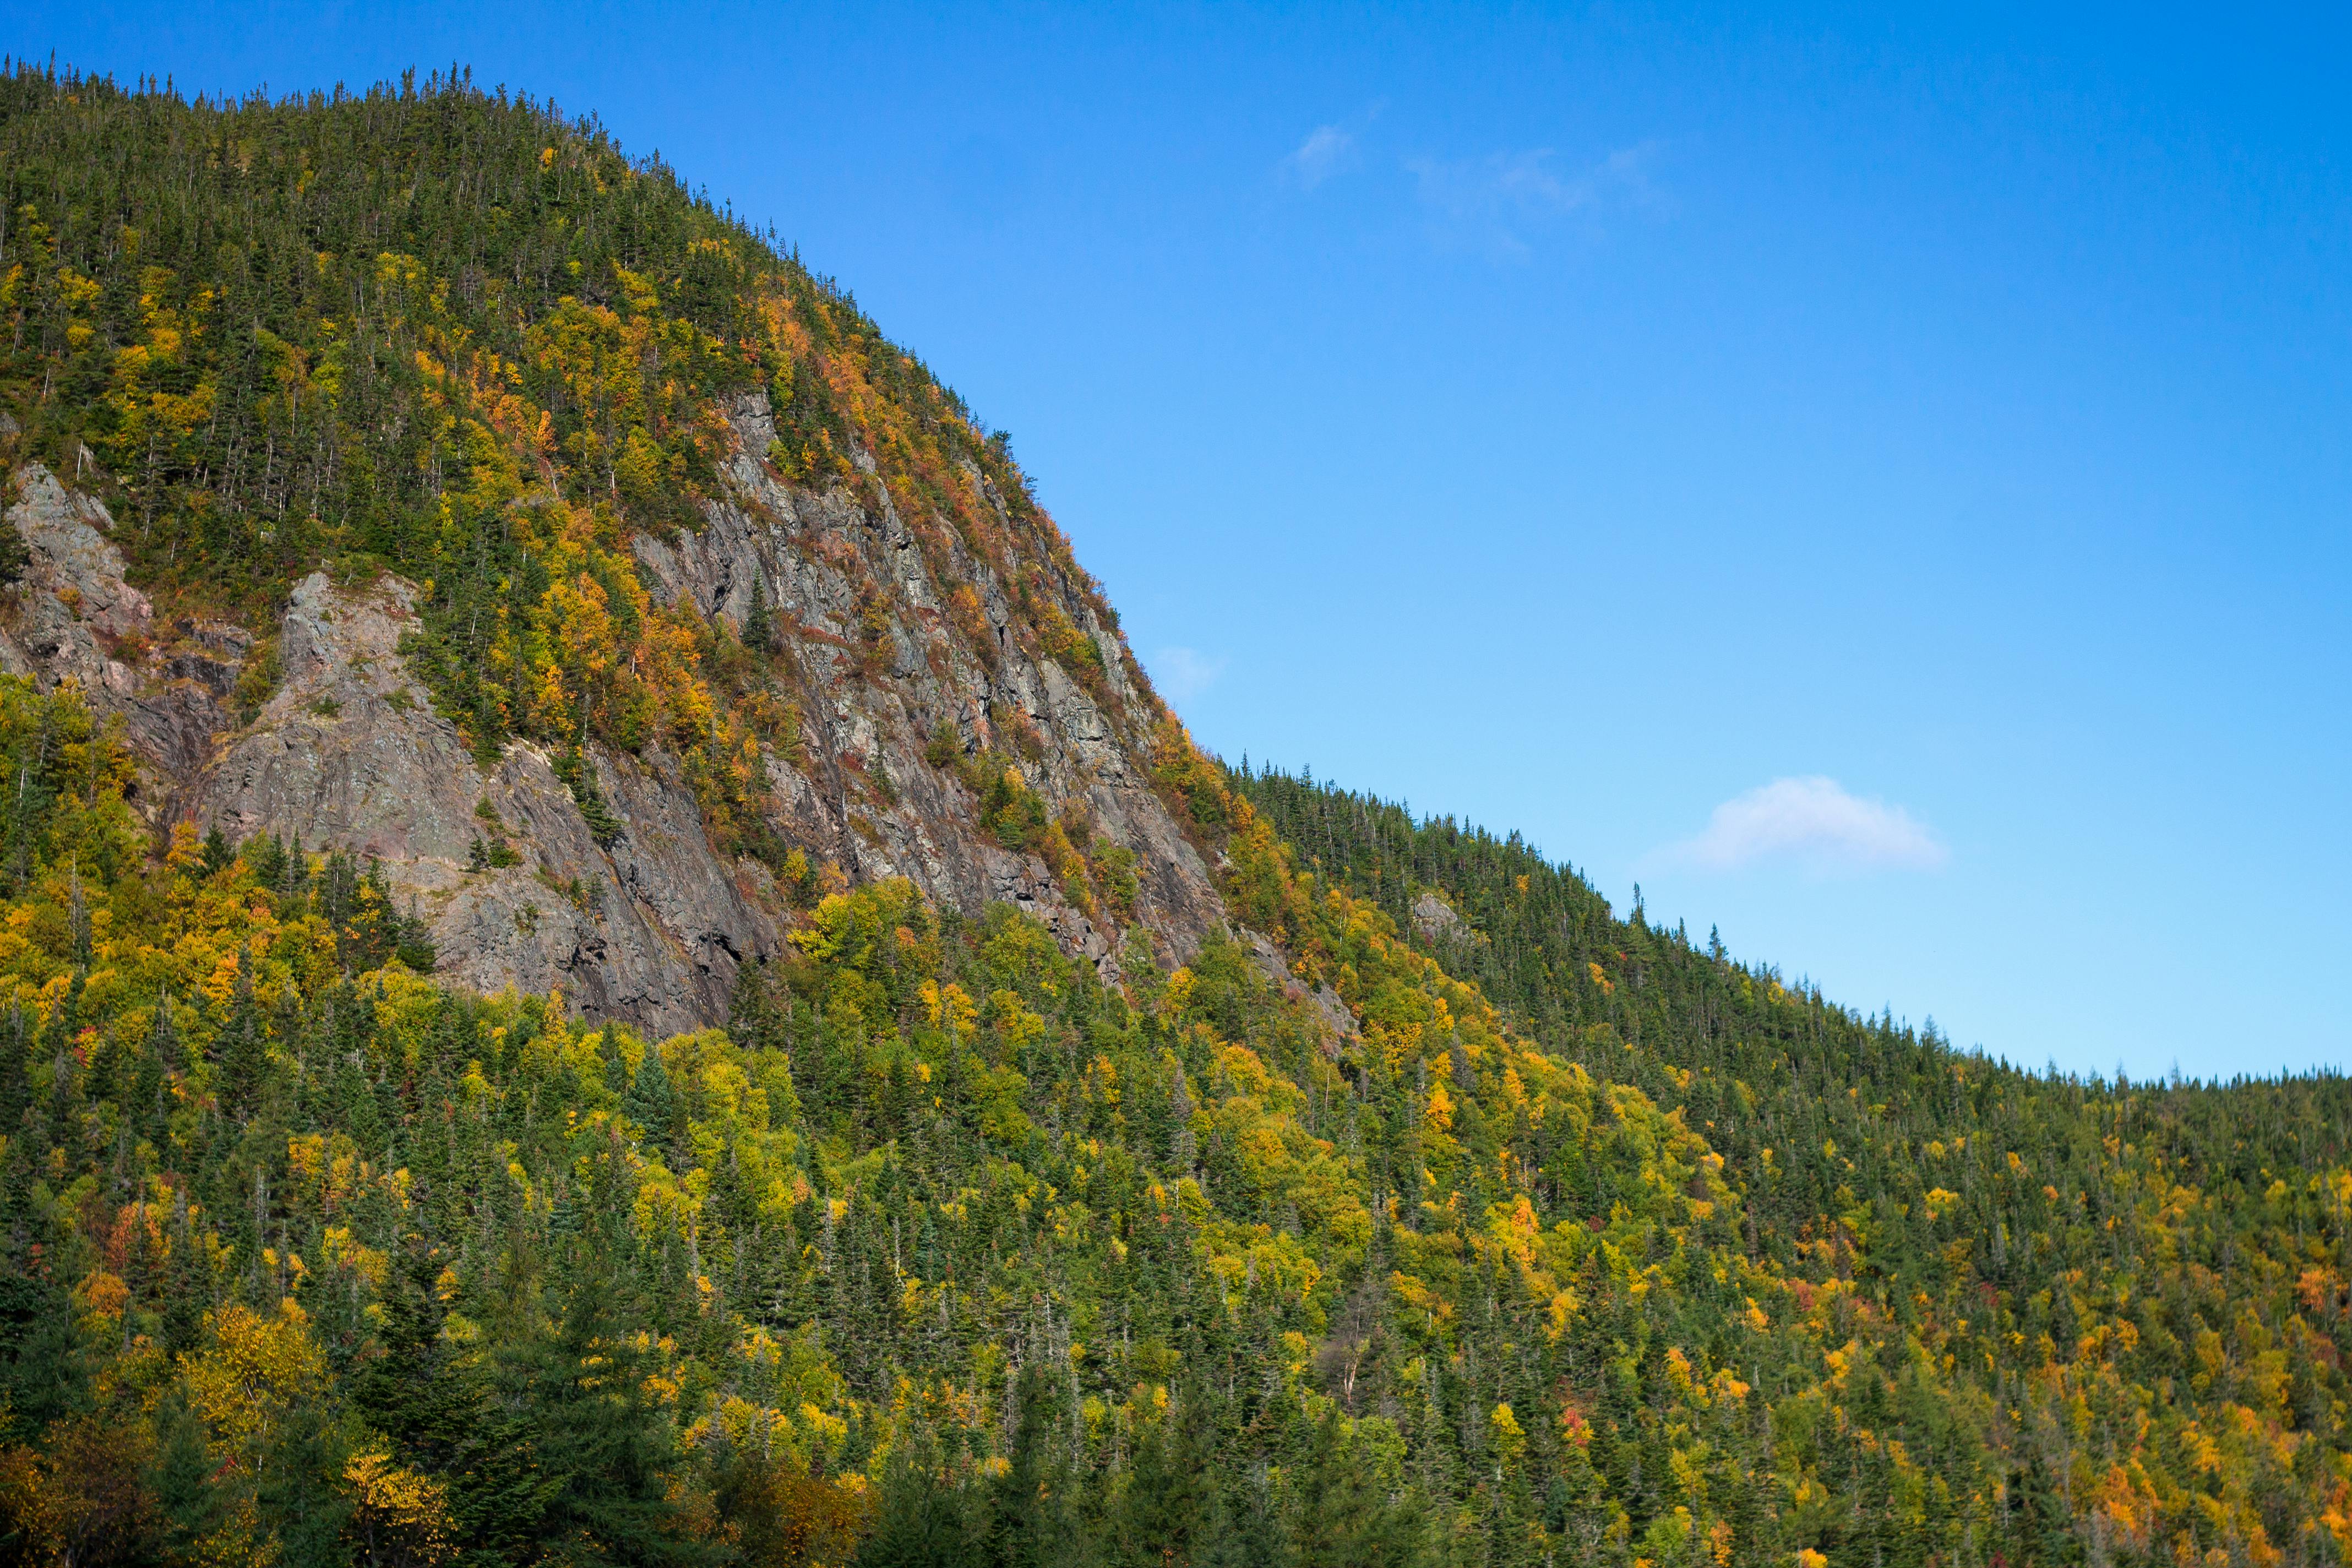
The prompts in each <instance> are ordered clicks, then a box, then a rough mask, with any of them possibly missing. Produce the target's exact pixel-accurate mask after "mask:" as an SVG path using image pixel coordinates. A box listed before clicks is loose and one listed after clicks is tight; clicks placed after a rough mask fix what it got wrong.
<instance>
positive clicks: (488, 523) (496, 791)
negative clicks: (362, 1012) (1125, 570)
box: [0, 73, 1219, 1031]
mask: <svg viewBox="0 0 2352 1568" xmlns="http://www.w3.org/2000/svg"><path fill="white" fill-rule="evenodd" d="M0 156H5V174H0V178H5V183H6V185H7V189H8V195H7V198H6V200H7V205H8V209H9V212H10V214H11V215H12V216H11V218H10V220H9V226H8V227H6V228H5V230H0V249H5V263H6V265H5V268H0V271H5V282H4V283H0V296H5V298H0V310H6V311H8V312H9V313H10V319H11V320H12V321H13V322H14V323H15V324H14V327H13V329H12V331H11V334H10V337H9V340H8V346H7V352H6V353H5V355H0V399H5V401H6V402H7V403H8V404H9V405H12V406H13V407H14V408H15V410H16V413H15V415H14V416H13V419H12V422H13V423H16V424H20V425H21V426H22V429H21V432H20V433H19V435H18V436H17V437H16V439H15V441H14V442H13V451H12V452H11V454H10V455H11V456H12V457H13V458H14V459H15V462H14V465H13V466H14V468H15V470H16V471H15V489H16V496H15V499H14V503H13V505H12V507H11V509H10V513H9V515H10V519H11V521H13V522H14V523H15V524H16V530H17V531H19V532H20V533H21V534H22V535H23V536H24V537H25V539H26V543H27V545H28V547H29V551H30V557H31V559H30V562H29V574H28V576H27V578H26V583H25V584H24V586H23V588H22V590H21V591H20V593H19V594H18V595H17V596H16V600H15V601H14V602H13V603H12V605H10V606H9V608H8V612H7V614H6V616H5V617H4V619H5V626H0V630H5V638H0V667H5V668H7V669H9V670H11V671H12V672H15V673H18V674H24V675H28V676H31V677H32V678H34V679H36V680H37V682H38V683H39V684H40V685H42V686H43V688H44V689H47V688H48V687H51V686H53V685H54V684H55V683H56V682H57V681H58V680H59V679H65V678H66V677H68V675H70V676H72V677H73V678H75V679H78V680H79V683H80V685H81V687H82V689H83V690H84V691H85V693H86V694H87V695H88V697H89V700H90V701H92V702H93V703H94V704H96V705H97V707H98V708H99V710H101V711H105V712H113V713H120V714H121V715H122V716H123V717H124V718H125V720H126V721H127V722H128V731H127V733H128V736H129V740H130V742H131V746H132V749H133V751H134V752H135V753H136V754H137V755H138V756H139V758H140V760H141V762H142V764H143V766H144V770H145V772H146V773H147V774H148V775H149V776H148V777H147V778H146V779H145V780H144V781H143V782H142V792H141V794H140V795H139V804H140V805H141V806H142V811H143V812H144V813H145V814H146V815H147V816H148V817H149V819H150V820H151V821H152V822H154V823H156V824H157V825H159V826H160V825H162V824H163V823H165V822H167V821H169V820H171V819H173V817H175V816H194V818H195V819H196V820H198V821H199V822H202V823H205V824H207V825H210V824H215V823H217V824H219V825H220V826H223V827H224V828H225V829H226V831H228V832H229V833H231V834H232V835H233V836H236V837H250V836H252V835H254V834H257V833H260V834H268V835H272V836H276V837H289V836H290V837H294V838H295V839H297V840H299V842H300V843H302V844H305V845H309V846H313V847H324V846H329V845H333V846H341V847H349V848H352V849H353V850H355V851H357V852H360V853H362V854H365V855H369V856H373V857H377V858H381V859H382V860H383V864H384V868H385V874H386V876H387V877H388V878H389V879H390V881H391V883H392V885H393V887H394V889H395V890H396V891H397V893H398V894H399V895H400V897H401V898H402V900H403V901H404V903H407V902H412V901H413V902H414V903H415V906H416V908H417V912H418V913H419V914H420V916H421V917H422V918H423V919H425V921H426V923H427V924H428V925H429V926H430V928H431V929H432V931H433V933H434V935H435V937H436V940H437V942H438V943H439V945H440V947H441V948H442V950H443V951H444V952H446V953H447V954H449V955H450V957H449V961H450V963H451V964H452V965H453V967H452V970H451V973H452V974H453V976H454V977H455V978H457V979H459V980H461V981H462V982H464V983H465V984H469V985H473V986H477V987H479V988H481V989H485V990H496V989H499V987H501V986H503V985H505V984H516V985H520V986H521V987H523V988H525V989H530V990H540V991H544V990H547V989H549V988H551V987H553V986H557V985H561V986H562V988H563V989H564V990H565V991H566V993H567V994H570V995H571V996H572V998H573V999H574V1001H575V1003H577V1004H579V1005H583V1006H585V1007H586V1008H588V1009H589V1010H590V1011H591V1012H593V1013H594V1014H596V1015H598V1016H618V1017H623V1018H626V1019H628V1020H630V1021H632V1022H634V1023H636V1024H639V1025H641V1026H646V1027H650V1028H654V1029H657V1030H665V1031H667V1030H674V1029H678V1028H684V1027H690V1026H695V1025H698V1024H707V1023H711V1022H715V1021H717V1020H718V1019H719V1017H720V1016H723V1013H724V1009H725V1003H726V997H727V994H728V987H729V984H730V982H731V977H732V975H733V973H734V970H735V966H736V964H737V963H738V962H739V961H740V958H741V957H742V956H744V955H746V954H759V953H766V952H772V950H773V948H774V946H775V943H776V942H777V941H778V939H779V934H780V932H781V931H782V930H783V929H784V928H785V927H786V926H787V925H788V924H789V923H790V916H791V911H792V910H793V909H794V908H796V907H797V908H805V907H806V906H807V905H808V904H809V903H811V902H813V901H814V898H815V897H816V896H817V895H818V894H819V893H820V892H822V891H824V890H826V889H828V888H830V887H837V886H841V885H845V883H846V881H847V880H850V879H872V878H876V877H884V876H891V875H904V876H907V877H909V878H912V879H914V880H915V881H916V882H917V883H918V884H919V886H921V887H923V888H924V889H925V890H926V891H927V892H929V893H930V894H931V895H932V896H933V897H935V898H938V899H940V900H945V901H947V902H950V903H952V904H954V905H955V906H957V907H958V908H960V909H962V910H966V911H967V912H977V911H978V910H980V909H981V908H982V906H983V905H984V904H986V903H987V902H988V901H990V900H1004V899H1011V900H1016V901H1019V902H1022V903H1024V904H1025V905H1027V906H1029V907H1031V908H1033V909H1034V910H1037V911H1039V912H1040V914H1041V915H1042V917H1043V918H1045V919H1046V920H1047V921H1048V922H1049V923H1050V924H1052V925H1053V926H1054V927H1055V931H1056V933H1057V936H1059V938H1060V939H1061V940H1062V942H1063V944H1064V946H1065V947H1066V949H1067V950H1068V951H1071V952H1083V953H1084V954H1086V955H1087V957H1089V958H1091V959H1094V960H1097V961H1104V960H1107V959H1108V956H1109V954H1110V951H1111V948H1112V946H1113V944H1114V943H1115V942H1117V941H1118V937H1119V933H1120V931H1122V930H1123V929H1126V928H1129V927H1130V926H1132V927H1134V928H1135V929H1137V930H1139V931H1141V932H1142V933H1144V934H1146V935H1148V936H1149V937H1150V939H1151V940H1152V941H1153V942H1156V943H1157V944H1158V947H1159V949H1160V952H1162V953H1163V954H1166V955H1168V956H1172V957H1175V958H1180V959H1181V957H1183V956H1185V955H1187V954H1189V953H1190V952H1192V948H1193V946H1194V944H1195V943H1197V942H1198V940H1199V938H1200V936H1201V935H1202V932H1204V931H1207V930H1208V929H1210V928H1211V927H1212V926H1213V925H1214V924H1215V923H1216V922H1217V921H1218V918H1219V910H1218V906H1217V900H1216V895H1215V893H1214V891H1213V889H1212V888H1211V887H1210V886H1209V879H1208V874H1207V870H1206V868H1205V867H1204V866H1203V864H1202V861H1201V859H1200V858H1199V855H1198V854H1197V852H1196V851H1195V850H1194V849H1193V847H1192V846H1191V845H1190V844H1188V843H1187V842H1186V841H1185V839H1184V837H1183V836H1182V834H1181V832H1180V831H1179V829H1178V826H1177V825H1176V824H1174V823H1173V822H1171V820H1169V818H1168V817H1167V816H1166V813H1165V812H1164V810H1163V809H1162V808H1161V806H1160V803H1159V802H1158V801H1157V800H1156V799H1155V798H1154V796H1153V795H1152V794H1151V791H1150V787H1149V783H1148V768H1149V755H1150V749H1151V744H1152V742H1151V735H1152V731H1154V729H1155V728H1156V727H1158V726H1160V725H1162V724H1164V723H1166V722H1167V717H1166V713H1165V710H1163V709H1162V708H1161V707H1160V702H1159V700H1158V699H1157V698H1156V697H1155V696H1153V695H1152V693H1151V691H1150V687H1149V684H1148V683H1147V682H1146V681H1145V680H1144V679H1143V677H1142V675H1141V673H1140V672H1139V670H1138V669H1137V668H1135V666H1134V664H1133V662H1132V660H1131V658H1129V656H1128V653H1127V650H1126V647H1125V645H1124V643H1123V641H1122V640H1121V639H1120V637H1119V636H1118V629H1117V624H1116V620H1115V617H1113V616H1111V613H1110V611H1109V607H1108V605H1106V604H1105V603H1104V602H1103V600H1102V597H1101V595H1100V593H1099V592H1098V591H1097V588H1096V587H1095V585H1094V584H1093V582H1092V581H1091V580H1090V579H1089V578H1087V576H1086V574H1084V573H1083V572H1081V571H1080V570H1079V569H1078V568H1077V566H1076V563H1075V562H1073V561H1072V559H1071V557H1070V552H1069V547H1068V544H1067V542H1066V541H1065V540H1064V539H1063V538H1062V536H1061V534H1060V533H1059V531H1056V530H1055V527H1054V525H1053V523H1052V522H1051V521H1050V520H1048V519H1046V518H1045V516H1044V515H1043V514H1042V513H1041V512H1039V511H1038V510H1037V509H1036V507H1035V506H1034V503H1032V502H1031V500H1029V497H1028V495H1027V491H1026V489H1025V486H1024V482H1023V480H1022V479H1021V476H1020V474H1019V472H1018V471H1017V469H1015V468H1013V464H1012V462H1011V459H1010V458H1009V457H1008V456H1007V455H1006V453H1005V451H1004V449H1003V443H1002V442H1001V441H996V440H992V439H991V438H990V437H987V436H985V435H984V434H983V433H982V431H981V430H980V428H979V427H978V426H976V425H975V424H974V423H973V421H972V420H971V416H970V415H969V414H968V413H967V412H966V411H965V410H964V408H963V406H962V405H961V402H960V401H959V400H957V399H956V398H955V397H954V396H953V395H951V394H950V393H948V392H946V391H945V390H944V389H943V388H941V387H940V386H939V385H938V384H937V383H936V382H934V381H933V380H932V379H931V378H930V376H929V374H927V373H926V372H924V370H923V369H922V367H921V366H920V365H919V363H916V362H915V361H913V360H912V359H910V358H909V357H908V356H907V355H906V354H904V353H901V352H900V351H898V349H896V348H895V347H893V346H891V345H890V344H889V343H887V342H885V341H884V340H883V339H882V338H881V336H880V334H879V333H878V332H877V331H876V330H875V328H874V326H873V324H872V323H871V322H870V321H866V319H865V317H864V316H862V315H861V314H860V313H859V312H858V310H856V306H855V304H854V303H853V302H852V301H851V300H849V299H848V298H847V297H846V296H845V295H843V294H841V293H840V292H839V291H837V290H835V289H832V288H831V287H830V286H829V285H827V284H824V282H822V281H821V280H819V279H814V278H813V277H812V276H811V275H810V274H809V273H808V272H807V271H806V270H805V269H804V268H802V267H800V266H799V265H798V263H797V262H795V261H794V260H793V259H792V258H788V257H780V256H778V255H776V254H774V253H773V252H772V250H771V249H770V248H769V247H767V246H766V245H764V244H763V243H761V241H759V240H758V239H757V238H756V237H752V236H751V235H749V234H747V233H745V232H743V231H742V230H741V229H740V227H739V226H735V225H733V224H730V223H729V222H727V221H726V220H725V219H724V218H723V217H721V216H719V214H717V213H715V212H713V211H712V210H711V209H710V208H709V205H708V204H707V203H702V202H698V201H696V200H693V199H691V198H689V197H688V195H687V194H686V193H685V192H684V191H683V190H682V189H681V188H679V186H678V185H677V182H676V181H675V180H674V179H673V178H671V177H670V176H668V175H667V174H666V173H665V172H663V171H660V170H658V169H643V170H640V169H637V168H635V167H633V166H632V165H630V164H629V163H627V162H626V161H625V160H624V159H623V158H621V156H620V155H619V154H618V153H617V152H616V151H615V150H614V148H613V147H612V146H611V145H610V143H609V142H607V141H606V140H605V139H604V138H603V137H602V136H601V135H600V134H597V133H596V132H593V130H590V129H583V128H572V127H566V126H563V125H561V124H558V123H555V122H552V121H549V120H548V119H547V118H546V117H545V116H544V115H542V114H541V113H539V112H537V111H536V110H531V109H530V108H528V107H527V106H523V105H517V104H506V103H502V102H499V101H496V100H490V99H488V98H486V97H484V96H482V95H480V94H478V93H474V92H470V91H467V90H463V89H456V88H450V87H447V86H446V85H434V84H428V86H427V88H426V89H425V90H423V91H421V92H420V91H410V92H408V93H406V94H394V93H378V94H374V95H371V96H368V97H365V98H357V99H354V98H348V97H343V98H338V99H336V100H331V101H330V100H323V99H314V100H305V101H301V102H289V103H286V104H280V105H272V104H267V103H259V102H255V103H247V104H243V105H239V106H236V107H234V108H231V109H227V110H205V109H196V108H191V107H189V106H187V105H184V104H181V103H178V102H176V101H175V100H171V99H168V98H165V97H163V96H161V95H157V94H152V93H151V94H143V95H124V94H122V93H120V92H118V91H115V90H114V89H111V88H110V87H108V86H106V85H104V84H100V83H65V84H56V83H52V82H50V81H48V80H47V79H46V78H43V77H40V76H37V75H32V74H25V73H19V74H18V75H16V77H15V78H13V79H9V80H7V81H5V82H0ZM321 566H323V567H324V568H325V569H326V570H325V571H323V572H321V571H320V570H319V568H320V567H321ZM128 584H135V586H130V585H128ZM477 841H479V842H480V844H481V845H482V848H481V849H480V850H477V848H476V847H475V846H476V844H477ZM494 850H496V851H499V852H498V853H492V851H494ZM486 857H487V863H486V859H485V858H486Z"/></svg>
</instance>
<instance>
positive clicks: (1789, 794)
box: [1665, 774, 1951, 871]
mask: <svg viewBox="0 0 2352 1568" xmlns="http://www.w3.org/2000/svg"><path fill="white" fill-rule="evenodd" d="M1665 855H1666V857H1667V858H1670V859H1672V860H1674V861H1676V862H1678V863H1680V864H1682V865H1685V866H1696V867H1699V868H1705V869H1707V870H1729V869H1731V868H1735V867H1739V866H1746V865H1748V864H1750V863H1752V862H1754V861H1758V860H1763V859H1768V858H1789V859H1793V860H1796V861H1799V862H1800V863H1801V864H1804V865H1807V866H1809V867H1810V868H1812V869H1815V870H1843V871H1879V870H1912V871H1932V870H1934V869H1936V868H1937V867H1939V866H1941V865H1943V864H1944V863H1945V862H1946V861H1947V860H1948V859H1950V858H1951V851H1949V850H1948V849H1947V848H1945V847H1944V846H1943V844H1942V843H1941V842H1940V841H1939V840H1938V839H1937V837H1936V836H1935V835H1934V834H1932V833H1930V832H1929V831H1928V830H1927V828H1926V827H1925V826H1922V825H1921V824H1920V823H1919V821H1918V820H1917V819H1916V818H1915V817H1913V816H1912V815H1911V814H1910V813H1909V812H1907V811H1906V810H1904V809H1903V808H1902V807H1901V806H1899V805H1886V804H1885V802H1883V801H1875V800H1864V799H1862V798H1860V797H1858V796H1855V795H1848V794H1847V793H1846V792H1845V790H1844V789H1843V787H1842V786H1841V785H1840V784H1838V782H1837V781H1836V780H1835V779H1831V778H1822V777H1821V776H1819V775H1818V774H1816V775H1813V776H1811V777H1807V778H1788V779H1775V780H1773V781H1772V782H1771V783H1770V784H1766V785H1764V786H1763V787H1761V788H1760V789H1752V790H1749V791H1748V793H1747V794H1745V795H1738V796H1735V797H1734V798H1732V799H1730V800H1727V801H1725V802H1724V803H1723V804H1722V805H1718V806H1717V807H1716V808H1715V812H1714V814H1713V815H1712V816H1709V817H1708V818H1707V824H1706V831H1705V832H1703V833H1701V834H1700V835H1699V836H1698V837H1696V838H1692V839H1687V840H1685V842H1683V843H1680V844H1676V845H1675V846H1673V847H1670V848H1669V849H1667V850H1666V851H1665Z"/></svg>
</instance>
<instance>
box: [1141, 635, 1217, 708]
mask: <svg viewBox="0 0 2352 1568" xmlns="http://www.w3.org/2000/svg"><path fill="white" fill-rule="evenodd" d="M1224 672H1225V661H1224V658H1223V657H1222V656H1219V655H1211V654H1205V653H1202V652H1201V651H1200V650H1198V649H1197V648H1189V647H1163V648H1161V649H1160V651H1159V652H1158V653H1155V654H1153V655H1152V656H1151V679H1152V683H1153V684H1154V685H1156V686H1158V687H1159V688H1160V695H1161V696H1163V697H1166V698H1167V699H1168V700H1171V701H1172V702H1189V701H1191V700H1192V699H1193V698H1195V697H1198V696H1200V695H1201V694H1202V692H1204V691H1206V690H1208V689H1209V688H1210V687H1212V686H1214V685H1215V684H1216V683H1217V677H1219V676H1221V675H1223V674H1224Z"/></svg>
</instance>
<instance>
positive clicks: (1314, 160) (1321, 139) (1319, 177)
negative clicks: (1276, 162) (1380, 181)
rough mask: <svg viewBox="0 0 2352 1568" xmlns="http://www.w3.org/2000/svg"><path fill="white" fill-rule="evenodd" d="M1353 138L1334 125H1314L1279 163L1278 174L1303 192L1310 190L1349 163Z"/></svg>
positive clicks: (1352, 153)
mask: <svg viewBox="0 0 2352 1568" xmlns="http://www.w3.org/2000/svg"><path fill="white" fill-rule="evenodd" d="M1355 153H1356V138H1355V135H1354V133H1353V132H1349V131H1343V130H1341V129H1340V128H1339V126H1337V125H1318V126H1317V127H1316V128H1315V129H1314V130H1312V131H1310V132H1307V140H1306V141H1304V142H1300V143H1299V144H1298V146H1297V149H1296V150H1295V151H1293V152H1292V153H1290V155H1289V156H1287V157H1286V158H1285V159H1283V161H1282V172H1283V173H1284V174H1286V175H1288V176H1289V177H1290V178H1291V179H1294V180H1296V181H1297V182H1298V184H1299V185H1300V186H1301V187H1302V188H1303V189H1306V190H1310V191H1311V190H1313V189H1314V188H1315V187H1316V186H1318V185H1319V184H1322V183H1323V182H1324V181H1326V180H1328V179H1329V178H1330V177H1331V176H1332V175H1334V174H1338V173H1339V171H1340V170H1342V169H1344V168H1346V167H1347V166H1348V164H1349V163H1351V162H1353V160H1354V158H1355Z"/></svg>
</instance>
